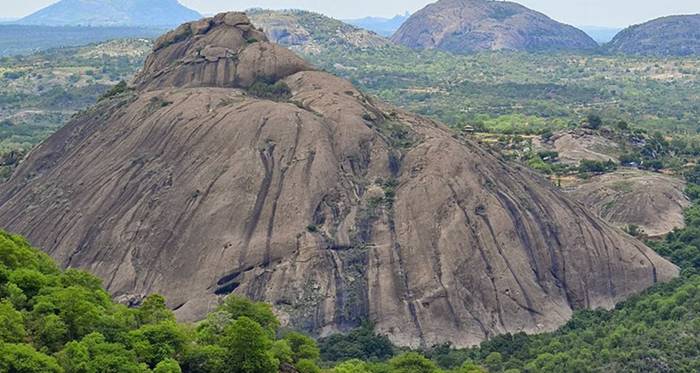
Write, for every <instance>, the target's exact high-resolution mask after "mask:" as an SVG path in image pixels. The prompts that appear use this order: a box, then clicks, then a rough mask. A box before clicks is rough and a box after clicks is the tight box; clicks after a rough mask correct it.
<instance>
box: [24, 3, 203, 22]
mask: <svg viewBox="0 0 700 373" xmlns="http://www.w3.org/2000/svg"><path fill="white" fill-rule="evenodd" d="M199 18H201V15H200V14H199V13H198V12H196V11H194V10H192V9H189V8H186V7H185V6H183V5H182V4H180V3H179V2H178V1H177V0H61V1H59V2H57V3H55V4H53V5H50V6H48V7H46V8H44V9H41V10H39V11H37V12H36V13H33V14H31V15H29V16H27V17H25V18H22V19H20V20H19V21H17V23H19V24H25V25H44V26H149V27H161V26H175V25H179V24H181V23H183V22H186V21H192V20H195V19H199Z"/></svg>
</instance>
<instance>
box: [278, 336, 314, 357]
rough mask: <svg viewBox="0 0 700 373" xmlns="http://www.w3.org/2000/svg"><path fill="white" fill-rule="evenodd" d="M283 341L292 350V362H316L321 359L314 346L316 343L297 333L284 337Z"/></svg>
mask: <svg viewBox="0 0 700 373" xmlns="http://www.w3.org/2000/svg"><path fill="white" fill-rule="evenodd" d="M284 340H285V341H286V342H287V343H288V344H289V347H290V348H291V350H292V361H294V362H298V361H300V360H311V361H317V360H318V359H319V358H320V357H321V352H320V350H319V348H318V346H317V345H316V341H314V340H313V339H311V337H308V336H306V335H303V334H301V333H298V332H290V333H287V334H286V335H285V336H284Z"/></svg>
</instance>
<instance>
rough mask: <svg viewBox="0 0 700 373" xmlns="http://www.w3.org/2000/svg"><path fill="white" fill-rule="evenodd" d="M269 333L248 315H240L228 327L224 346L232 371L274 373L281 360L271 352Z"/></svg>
mask: <svg viewBox="0 0 700 373" xmlns="http://www.w3.org/2000/svg"><path fill="white" fill-rule="evenodd" d="M271 345H272V341H271V340H270V337H269V334H268V333H267V331H266V330H265V329H264V328H263V327H261V326H260V324H258V323H257V322H255V321H254V320H252V319H250V318H249V317H247V316H241V317H238V318H237V320H236V321H234V322H233V323H232V324H231V325H230V326H228V327H227V328H226V331H225V336H224V339H223V341H222V347H224V348H225V349H226V351H227V354H226V363H227V364H228V366H229V369H230V370H229V371H231V372H241V373H274V372H276V371H277V367H278V365H279V362H278V361H276V360H275V359H274V358H273V357H272V356H271V355H270V354H269V353H268V351H269V348H270V347H271Z"/></svg>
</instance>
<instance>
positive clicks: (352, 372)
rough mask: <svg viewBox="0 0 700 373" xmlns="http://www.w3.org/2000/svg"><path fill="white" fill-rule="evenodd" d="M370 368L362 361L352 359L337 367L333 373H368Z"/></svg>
mask: <svg viewBox="0 0 700 373" xmlns="http://www.w3.org/2000/svg"><path fill="white" fill-rule="evenodd" d="M368 371H370V370H369V366H368V365H367V363H365V362H364V361H362V360H358V359H352V360H348V361H345V362H343V363H340V364H338V365H336V367H335V368H333V373H366V372H368Z"/></svg>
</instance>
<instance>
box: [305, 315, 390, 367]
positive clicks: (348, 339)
mask: <svg viewBox="0 0 700 373" xmlns="http://www.w3.org/2000/svg"><path fill="white" fill-rule="evenodd" d="M319 347H320V350H321V358H322V359H323V360H324V361H344V360H350V359H361V360H386V359H388V358H390V357H391V356H393V355H394V346H393V344H392V343H391V341H390V340H389V338H388V337H386V336H384V335H378V334H376V333H375V332H374V326H373V325H372V324H371V323H364V324H363V325H362V326H361V327H360V328H357V329H354V330H352V331H351V332H350V333H347V334H335V335H331V336H329V337H326V338H322V339H321V340H320V341H319Z"/></svg>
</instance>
